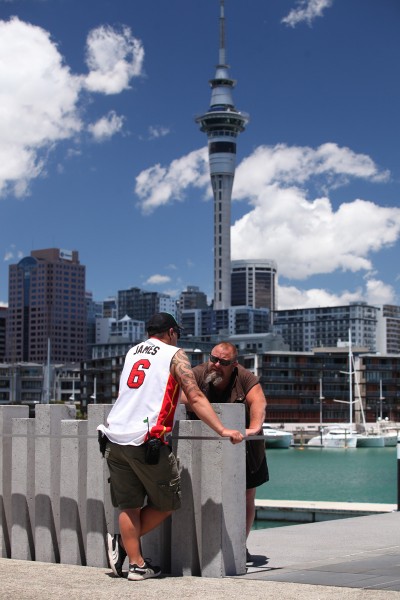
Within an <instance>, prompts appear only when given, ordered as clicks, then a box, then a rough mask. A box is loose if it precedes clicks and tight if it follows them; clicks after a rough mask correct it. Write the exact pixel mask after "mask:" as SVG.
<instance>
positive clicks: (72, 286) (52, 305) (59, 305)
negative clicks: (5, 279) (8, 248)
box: [6, 248, 87, 363]
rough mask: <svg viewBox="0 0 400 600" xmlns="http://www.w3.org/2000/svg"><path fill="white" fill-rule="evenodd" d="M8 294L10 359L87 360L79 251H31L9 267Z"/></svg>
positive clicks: (83, 292)
mask: <svg viewBox="0 0 400 600" xmlns="http://www.w3.org/2000/svg"><path fill="white" fill-rule="evenodd" d="M8 290H9V291H8V322H7V334H6V357H7V360H9V361H10V362H19V361H32V362H38V363H44V362H46V361H47V360H48V359H50V360H51V361H52V362H77V361H81V360H83V359H84V358H85V357H86V333H87V328H86V308H85V267H84V266H83V265H81V264H80V262H79V255H78V252H77V251H75V250H73V251H70V250H60V249H59V248H48V249H45V250H34V251H32V252H31V255H30V256H27V257H25V258H23V259H22V260H20V261H19V263H18V264H13V265H10V267H9V287H8ZM49 349H50V356H49Z"/></svg>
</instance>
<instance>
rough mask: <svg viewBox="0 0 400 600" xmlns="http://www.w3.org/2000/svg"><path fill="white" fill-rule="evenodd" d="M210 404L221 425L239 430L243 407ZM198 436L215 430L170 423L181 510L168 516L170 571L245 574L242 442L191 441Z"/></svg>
mask: <svg viewBox="0 0 400 600" xmlns="http://www.w3.org/2000/svg"><path fill="white" fill-rule="evenodd" d="M213 408H214V410H215V412H216V413H217V414H218V416H219V418H220V419H221V421H222V422H223V423H224V425H225V426H226V427H228V428H230V429H239V430H240V431H243V432H244V407H243V406H242V405H238V404H214V405H213ZM203 436H211V437H215V436H216V434H215V433H214V432H213V431H212V430H211V429H210V428H209V427H207V425H205V424H204V423H202V422H201V421H179V422H178V423H177V424H176V425H175V428H174V434H173V438H174V447H175V452H176V455H177V457H178V460H179V464H180V469H181V484H182V508H181V510H179V511H177V512H176V513H174V514H173V515H172V533H171V548H172V550H171V573H172V574H173V575H200V576H202V577H224V576H226V575H241V574H243V573H245V572H246V493H245V490H246V468H245V445H244V443H242V444H238V445H232V444H231V443H230V441H229V440H222V439H217V440H215V441H214V440H213V441H207V440H195V439H190V438H193V437H203ZM176 438H178V439H176ZM179 438H189V439H179Z"/></svg>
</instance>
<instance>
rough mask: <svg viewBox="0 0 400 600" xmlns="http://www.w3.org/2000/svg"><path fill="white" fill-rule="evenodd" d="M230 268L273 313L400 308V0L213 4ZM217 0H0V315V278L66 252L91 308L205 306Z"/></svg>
mask: <svg viewBox="0 0 400 600" xmlns="http://www.w3.org/2000/svg"><path fill="white" fill-rule="evenodd" d="M225 15H226V47H227V52H226V54H227V62H228V64H229V65H230V75H231V76H232V77H233V78H234V79H236V80H237V86H236V88H235V90H234V101H235V105H236V107H237V109H239V110H241V111H244V112H247V113H249V115H250V121H249V124H248V126H247V129H246V131H245V132H244V133H242V134H241V135H240V137H239V139H238V155H237V169H236V178H235V184H234V190H233V202H232V258H233V259H243V258H250V259H251V258H268V259H273V260H276V262H277V264H278V272H279V294H278V304H279V308H281V309H283V308H299V307H306V306H308V307H311V306H326V305H332V304H347V303H348V302H349V301H355V300H365V301H367V302H369V303H372V304H382V303H394V304H400V267H399V238H400V160H399V159H400V152H399V143H400V126H399V107H400V79H399V75H400V74H399V65H400V36H399V34H398V32H399V25H400V3H399V2H398V0H379V2H378V1H377V0H346V1H343V0H302V1H297V0H251V1H250V2H248V1H247V2H245V1H244V0H235V1H234V0H225ZM218 17H219V0H202V1H200V0H185V1H184V0H168V1H166V0H154V1H153V2H149V1H148V0H132V1H129V2H127V1H126V0H98V1H97V2H96V3H92V2H89V1H88V0H86V1H83V2H82V0H24V1H22V0H21V1H17V0H16V1H12V0H9V1H5V0H0V96H1V100H0V259H1V260H0V305H5V304H6V303H7V298H8V266H9V264H12V263H16V262H18V261H19V260H20V258H22V257H23V256H27V255H29V254H30V252H31V250H35V249H41V248H49V247H59V248H64V249H69V250H78V251H79V255H80V260H81V263H82V264H84V265H86V284H87V289H88V290H90V291H92V292H93V295H94V298H95V299H97V300H102V299H104V298H106V297H108V296H112V295H115V294H116V292H117V290H119V289H127V288H129V287H133V286H138V287H141V288H143V289H146V290H157V291H161V292H166V293H170V294H172V295H173V296H176V295H178V294H179V292H180V291H181V290H182V289H185V288H186V286H187V285H198V286H199V287H200V288H201V289H202V290H203V291H205V292H206V293H207V295H208V296H209V298H211V296H212V288H213V273H212V254H213V241H212V239H213V234H212V229H213V223H212V221H213V209H212V195H211V184H210V180H209V174H208V164H207V151H206V143H207V140H206V137H205V135H204V134H202V133H201V132H200V131H199V130H198V126H197V125H196V123H195V121H194V119H195V117H196V115H199V114H201V113H202V112H205V111H206V110H207V109H208V106H209V102H210V88H209V84H208V80H209V79H210V78H212V77H213V76H214V74H215V66H216V63H217V62H218V35H219V23H218Z"/></svg>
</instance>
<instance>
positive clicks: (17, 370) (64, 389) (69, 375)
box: [0, 362, 81, 416]
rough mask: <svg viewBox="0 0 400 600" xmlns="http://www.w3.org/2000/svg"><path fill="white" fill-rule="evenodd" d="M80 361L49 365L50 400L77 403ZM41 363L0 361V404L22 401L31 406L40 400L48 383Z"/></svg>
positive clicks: (31, 407) (21, 402)
mask: <svg viewBox="0 0 400 600" xmlns="http://www.w3.org/2000/svg"><path fill="white" fill-rule="evenodd" d="M80 374H81V365H80V363H66V364H52V365H51V372H50V374H49V382H50V390H49V398H50V401H51V402H68V403H70V402H79V398H80ZM46 378H47V377H46V371H45V369H44V368H43V364H39V363H34V362H18V363H0V404H2V405H7V404H26V405H28V406H29V407H30V409H32V413H31V414H30V416H34V412H33V410H34V407H35V405H36V404H39V403H41V402H43V389H44V388H45V387H46V386H47V385H48V382H46Z"/></svg>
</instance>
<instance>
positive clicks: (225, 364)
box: [209, 354, 236, 367]
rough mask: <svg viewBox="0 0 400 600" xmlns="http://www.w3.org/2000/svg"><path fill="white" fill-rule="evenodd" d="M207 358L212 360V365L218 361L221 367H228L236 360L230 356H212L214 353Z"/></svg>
mask: <svg viewBox="0 0 400 600" xmlns="http://www.w3.org/2000/svg"><path fill="white" fill-rule="evenodd" d="M209 358H210V362H212V363H213V364H214V365H216V364H217V363H219V364H220V365H221V367H229V365H233V363H235V362H236V358H232V359H231V360H228V359H226V358H219V357H218V356H214V354H210V357H209Z"/></svg>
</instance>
